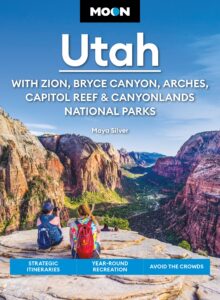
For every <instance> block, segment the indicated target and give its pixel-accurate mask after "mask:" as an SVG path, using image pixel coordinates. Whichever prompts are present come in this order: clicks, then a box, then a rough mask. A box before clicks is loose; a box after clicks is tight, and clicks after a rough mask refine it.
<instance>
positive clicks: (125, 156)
mask: <svg viewBox="0 0 220 300" xmlns="http://www.w3.org/2000/svg"><path fill="white" fill-rule="evenodd" d="M118 152H119V155H120V165H121V166H135V165H136V163H135V160H134V159H133V158H132V157H131V156H130V154H129V153H128V152H127V151H126V150H125V149H120V150H119V151H118Z"/></svg>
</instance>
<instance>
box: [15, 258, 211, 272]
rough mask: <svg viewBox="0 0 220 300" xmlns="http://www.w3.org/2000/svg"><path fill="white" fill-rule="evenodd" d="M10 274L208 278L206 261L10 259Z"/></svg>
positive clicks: (207, 260)
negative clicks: (199, 276)
mask: <svg viewBox="0 0 220 300" xmlns="http://www.w3.org/2000/svg"><path fill="white" fill-rule="evenodd" d="M10 274H11V275H209V274H210V260H209V259H98V260H96V259H75V260H74V259H32V258H26V259H23V258H22V259H10Z"/></svg>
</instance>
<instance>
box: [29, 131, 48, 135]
mask: <svg viewBox="0 0 220 300" xmlns="http://www.w3.org/2000/svg"><path fill="white" fill-rule="evenodd" d="M30 132H31V134H33V135H36V136H39V135H43V134H45V132H42V131H35V130H31V131H30Z"/></svg>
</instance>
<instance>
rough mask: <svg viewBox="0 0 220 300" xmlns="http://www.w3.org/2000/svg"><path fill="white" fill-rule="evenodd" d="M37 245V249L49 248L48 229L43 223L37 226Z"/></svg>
mask: <svg viewBox="0 0 220 300" xmlns="http://www.w3.org/2000/svg"><path fill="white" fill-rule="evenodd" d="M37 243H38V246H39V249H48V248H50V247H51V244H52V243H51V239H50V232H49V228H47V227H46V226H45V225H44V224H43V223H42V224H41V225H40V226H38V239H37Z"/></svg>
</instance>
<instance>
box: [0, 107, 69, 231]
mask: <svg viewBox="0 0 220 300" xmlns="http://www.w3.org/2000/svg"><path fill="white" fill-rule="evenodd" d="M62 173H63V166H62V164H61V163H60V161H59V159H58V157H57V156H56V155H55V154H53V153H52V152H49V151H47V150H45V149H44V147H43V146H42V145H41V143H40V142H39V140H38V139H37V138H36V137H34V136H33V135H31V134H30V132H29V131H28V130H27V129H26V127H25V126H24V125H23V124H22V123H21V122H19V121H17V120H13V119H11V118H10V117H9V116H8V115H7V114H6V113H5V112H4V111H3V110H0V233H2V232H3V233H7V232H10V231H12V230H15V229H18V228H19V227H30V226H32V225H33V223H34V222H35V220H36V215H37V213H38V212H39V210H40V207H41V205H42V202H43V201H44V200H45V199H46V198H48V197H49V198H51V199H52V200H54V202H55V203H56V204H58V205H59V206H61V207H62V205H63V199H64V193H63V184H62V182H61V176H62Z"/></svg>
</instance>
